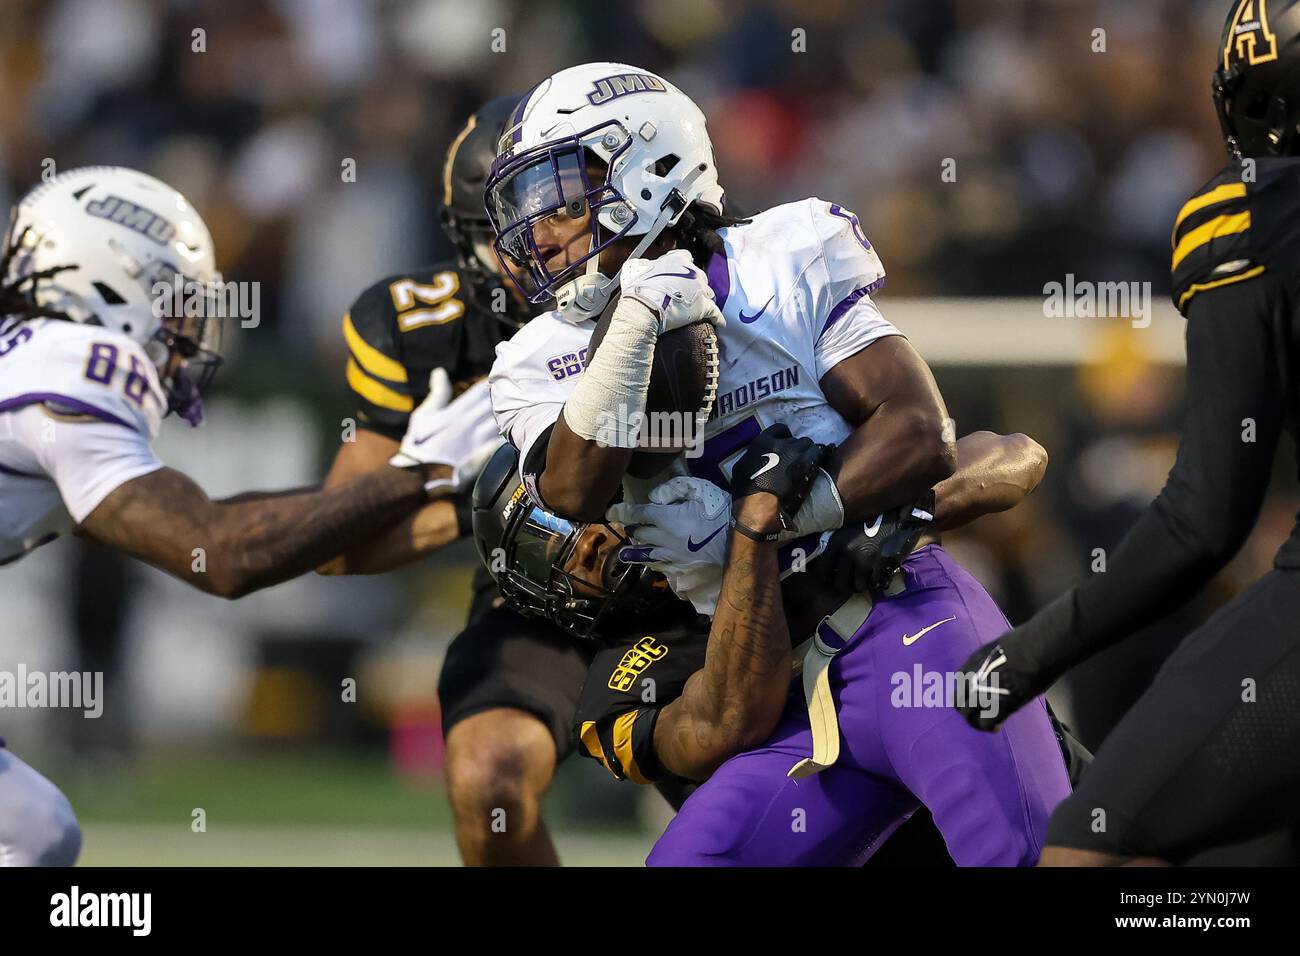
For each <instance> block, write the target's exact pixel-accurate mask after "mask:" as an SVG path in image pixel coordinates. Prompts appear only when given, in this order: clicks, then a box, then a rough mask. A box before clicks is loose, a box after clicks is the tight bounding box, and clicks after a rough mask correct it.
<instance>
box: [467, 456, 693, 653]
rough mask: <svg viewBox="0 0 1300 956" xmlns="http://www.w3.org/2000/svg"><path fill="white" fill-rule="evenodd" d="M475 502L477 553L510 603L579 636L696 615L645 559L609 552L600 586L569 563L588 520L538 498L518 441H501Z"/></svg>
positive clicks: (652, 625) (476, 489) (482, 477)
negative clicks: (525, 476)
mask: <svg viewBox="0 0 1300 956" xmlns="http://www.w3.org/2000/svg"><path fill="white" fill-rule="evenodd" d="M473 507H474V543H475V545H476V546H477V547H478V553H479V557H481V558H482V559H483V563H484V564H485V565H487V568H488V571H489V572H491V574H492V578H493V580H495V581H496V583H497V586H498V587H499V588H500V589H501V594H502V596H504V597H505V599H506V603H507V604H509V605H510V606H511V607H512V608H514V609H515V610H516V611H518V612H519V613H521V614H523V615H525V616H527V617H540V618H546V619H548V620H550V621H552V622H553V623H555V624H557V625H559V626H560V627H561V628H563V629H564V630H566V631H568V632H569V633H570V634H573V635H574V636H576V637H580V638H588V639H595V638H599V637H600V636H601V635H602V634H605V635H610V636H620V635H622V634H623V633H625V632H626V631H627V630H628V629H629V628H632V627H646V628H649V629H651V630H653V629H655V627H656V626H660V625H666V624H668V623H670V622H671V621H673V620H675V619H677V618H678V617H681V616H683V615H684V614H690V615H693V614H694V611H693V610H692V609H691V607H690V605H689V604H687V603H686V602H684V601H681V600H679V599H678V598H677V597H676V595H674V594H673V593H672V590H671V589H670V588H669V587H668V582H667V581H666V580H665V579H664V578H663V576H662V575H660V574H656V573H654V572H653V571H650V570H648V569H647V568H644V567H643V566H641V565H635V564H624V563H623V562H622V561H619V560H618V559H617V558H614V557H611V558H609V559H608V560H607V561H606V562H605V565H604V567H603V568H602V570H601V582H600V585H599V586H597V585H595V584H594V583H593V582H592V581H591V580H589V579H587V578H581V579H579V578H577V577H575V576H574V575H573V574H571V573H569V572H568V571H567V570H565V569H566V567H567V566H568V564H569V562H570V560H571V559H572V557H573V553H574V549H575V548H576V547H577V544H578V539H579V537H580V536H581V535H582V532H583V530H584V529H585V528H586V527H587V525H585V524H582V523H579V522H572V521H568V520H567V519H565V518H561V517H559V516H558V515H554V514H551V513H550V512H549V511H546V510H545V509H543V508H540V507H538V506H537V505H536V504H535V503H534V502H533V499H532V498H531V497H530V496H529V494H528V491H527V489H526V487H525V486H524V483H523V481H521V480H520V477H519V455H518V452H516V451H515V449H514V446H512V445H509V444H506V445H503V446H502V447H501V448H499V449H498V450H497V452H496V454H495V455H493V456H492V458H491V460H490V461H489V462H488V464H487V467H485V468H484V469H483V472H482V473H481V474H480V475H479V478H478V482H477V483H476V484H475V485H474V498H473ZM620 537H621V536H620ZM623 540H624V541H626V539H623ZM592 591H595V592H597V593H590V592H592Z"/></svg>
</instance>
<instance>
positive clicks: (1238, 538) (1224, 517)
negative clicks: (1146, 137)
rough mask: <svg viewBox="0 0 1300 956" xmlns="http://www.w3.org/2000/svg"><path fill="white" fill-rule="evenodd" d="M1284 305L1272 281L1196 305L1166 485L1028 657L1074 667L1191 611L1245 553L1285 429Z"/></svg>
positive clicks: (1060, 605) (1061, 602)
mask: <svg viewBox="0 0 1300 956" xmlns="http://www.w3.org/2000/svg"><path fill="white" fill-rule="evenodd" d="M1279 298H1280V297H1279V295H1278V293H1277V291H1276V288H1275V286H1274V285H1273V284H1272V283H1271V282H1269V281H1267V280H1259V281H1255V282H1244V283H1239V284H1233V285H1228V286H1225V287H1223V288H1220V289H1216V290H1214V291H1212V292H1205V293H1202V294H1201V295H1199V296H1197V297H1196V299H1195V300H1194V301H1193V302H1192V304H1191V308H1190V310H1189V313H1188V324H1187V415H1186V421H1185V424H1184V429H1183V436H1182V441H1181V443H1180V445H1179V448H1178V457H1177V460H1176V462H1175V464H1174V467H1173V469H1172V470H1171V471H1170V472H1169V478H1168V480H1167V481H1166V483H1165V487H1164V489H1163V490H1162V491H1161V492H1160V495H1159V496H1158V497H1157V498H1156V499H1155V501H1154V502H1153V503H1152V504H1151V506H1150V507H1149V508H1148V509H1147V511H1146V512H1144V513H1143V515H1142V517H1141V518H1139V519H1138V522H1137V523H1136V524H1135V525H1134V526H1133V528H1132V529H1131V530H1130V531H1129V532H1128V534H1127V535H1125V537H1124V539H1123V540H1122V541H1121V542H1120V544H1119V546H1118V547H1117V548H1116V549H1115V552H1114V554H1113V555H1112V556H1111V558H1110V560H1109V561H1108V562H1107V569H1106V572H1105V573H1104V574H1094V575H1093V576H1092V577H1091V578H1089V580H1087V581H1086V582H1085V583H1083V584H1082V585H1080V586H1079V587H1078V588H1076V589H1074V590H1073V591H1071V592H1068V593H1067V594H1065V595H1063V596H1062V597H1061V598H1060V599H1058V600H1057V601H1056V602H1054V603H1053V604H1052V605H1049V606H1048V607H1047V608H1045V609H1044V610H1043V611H1042V612H1040V614H1039V615H1037V616H1036V618H1035V619H1034V620H1031V621H1030V622H1029V623H1028V624H1027V625H1025V629H1026V632H1027V633H1030V632H1033V633H1035V635H1036V636H1035V638H1034V639H1033V640H1030V641H1026V642H1025V643H1024V645H1023V646H1024V649H1025V651H1026V653H1027V654H1029V656H1030V657H1031V659H1032V658H1035V657H1037V658H1039V660H1040V661H1042V662H1046V663H1047V664H1048V665H1049V666H1051V665H1056V666H1059V664H1060V663H1061V662H1062V661H1068V662H1069V663H1075V662H1077V661H1079V660H1082V659H1083V658H1084V657H1087V656H1088V655H1090V654H1092V653H1095V652H1096V651H1099V650H1101V649H1102V648H1104V647H1106V646H1109V645H1110V644H1114V643H1116V642H1118V641H1119V640H1121V639H1122V638H1124V637H1127V636H1128V635H1130V634H1132V633H1133V632H1134V631H1136V630H1139V629H1140V628H1142V627H1145V626H1146V625H1147V624H1150V623H1151V622H1153V621H1155V620H1157V619H1158V618H1160V617H1162V616H1163V615H1165V614H1167V613H1168V612H1169V611H1171V610H1173V609H1174V608H1176V607H1178V606H1179V605H1181V604H1183V603H1185V602H1186V601H1187V600H1188V599H1189V598H1190V597H1191V596H1192V595H1193V594H1195V593H1196V592H1197V591H1198V590H1199V589H1200V588H1202V587H1203V586H1204V585H1205V584H1207V583H1208V582H1209V580H1210V579H1211V578H1212V577H1213V576H1214V575H1215V574H1216V573H1218V571H1219V570H1220V569H1221V568H1222V567H1223V566H1224V565H1225V564H1226V563H1227V562H1228V560H1229V559H1230V558H1231V557H1232V556H1233V554H1235V553H1236V551H1237V550H1238V549H1239V548H1240V547H1241V545H1242V543H1243V542H1244V541H1245V539H1246V536H1247V535H1248V534H1249V533H1250V530H1251V528H1252V526H1253V525H1254V523H1255V519H1256V517H1257V516H1258V514H1259V509H1260V505H1261V503H1262V501H1263V497H1264V493H1265V491H1266V489H1267V487H1268V481H1269V475H1270V471H1271V466H1272V461H1273V456H1274V453H1275V449H1276V445H1277V439H1278V435H1279V433H1280V431H1281V428H1282V421H1283V413H1284V408H1285V385H1284V380H1283V374H1282V368H1281V365H1280V359H1279V356H1281V355H1284V354H1285V351H1279V350H1282V349H1284V348H1285V343H1283V342H1280V341H1277V340H1276V336H1277V334H1278V333H1276V332H1275V331H1274V330H1275V329H1277V328H1278V327H1279V326H1278V325H1277V323H1276V322H1275V321H1274V319H1275V317H1274V310H1275V309H1277V308H1279V307H1280V305H1279V302H1278V299H1279ZM1252 432H1253V434H1252ZM1036 621H1037V622H1039V627H1035V622H1036ZM1062 642H1064V644H1063V643H1062ZM1066 666H1069V664H1068V663H1067V665H1066Z"/></svg>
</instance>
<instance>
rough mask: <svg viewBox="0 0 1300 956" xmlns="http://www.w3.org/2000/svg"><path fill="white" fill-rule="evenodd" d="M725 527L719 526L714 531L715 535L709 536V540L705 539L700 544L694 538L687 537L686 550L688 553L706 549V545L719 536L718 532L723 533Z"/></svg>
mask: <svg viewBox="0 0 1300 956" xmlns="http://www.w3.org/2000/svg"><path fill="white" fill-rule="evenodd" d="M723 527H724V525H718V526H717V527H716V528H714V529H713V534H711V535H709V536H708V537H707V538H705V539H704V540H703V541H701V542H699V543H698V544H697V543H696V542H695V540H694V539H693V538H690V537H687V539H686V549H687V550H688V551H698V550H700V548H702V547H704V546H705V545H706V544H708V543H709V542H710V541H712V540H713V539H714V538H716V537H717V536H718V532H719V531H721V530H722V529H723Z"/></svg>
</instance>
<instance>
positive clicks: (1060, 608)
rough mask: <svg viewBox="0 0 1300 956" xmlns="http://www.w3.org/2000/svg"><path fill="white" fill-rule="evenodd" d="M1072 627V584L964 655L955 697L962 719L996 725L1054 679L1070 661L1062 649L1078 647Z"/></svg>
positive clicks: (978, 725) (978, 726)
mask: <svg viewBox="0 0 1300 956" xmlns="http://www.w3.org/2000/svg"><path fill="white" fill-rule="evenodd" d="M1074 627H1075V623H1074V591H1073V589H1071V590H1070V591H1067V592H1066V593H1065V594H1063V595H1061V596H1060V597H1059V598H1057V599H1056V600H1055V601H1053V602H1052V603H1051V604H1048V605H1047V606H1046V607H1044V608H1042V609H1041V610H1039V612H1038V613H1037V614H1035V615H1034V616H1033V617H1032V618H1030V619H1029V620H1028V621H1026V622H1025V623H1024V624H1021V625H1020V626H1019V627H1015V628H1012V629H1011V630H1010V631H1007V633H1005V634H1003V635H1002V636H1001V637H1000V638H998V639H997V640H996V641H990V642H989V643H988V644H985V645H984V646H983V647H981V648H980V649H979V650H977V651H976V652H975V653H974V654H972V655H971V656H970V657H968V658H967V659H966V663H964V664H963V665H962V666H961V668H960V672H961V673H962V674H964V675H965V677H964V679H963V684H962V686H963V689H964V691H965V699H964V700H963V699H962V698H960V697H959V698H958V701H957V710H958V711H959V712H960V713H961V715H962V716H963V717H965V718H966V722H967V723H968V724H970V725H971V726H972V727H974V728H975V729H976V730H987V731H993V730H997V728H998V726H999V725H1001V723H1002V722H1003V721H1004V720H1006V719H1007V718H1008V717H1010V716H1011V715H1012V714H1014V713H1015V712H1016V711H1017V710H1019V709H1020V708H1021V707H1023V706H1025V704H1027V703H1029V702H1030V701H1031V700H1033V699H1034V698H1035V697H1037V696H1039V695H1040V694H1042V693H1043V692H1044V691H1046V690H1047V688H1049V687H1051V686H1052V684H1054V683H1056V680H1057V679H1058V678H1059V677H1060V676H1061V675H1062V674H1064V673H1065V672H1066V670H1068V669H1069V667H1070V665H1071V664H1072V663H1073V661H1071V660H1069V659H1068V658H1067V656H1066V655H1065V654H1063V653H1062V651H1063V650H1066V649H1068V648H1071V647H1077V646H1079V645H1078V642H1077V641H1076V640H1075V639H1074Z"/></svg>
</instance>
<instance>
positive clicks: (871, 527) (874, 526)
mask: <svg viewBox="0 0 1300 956" xmlns="http://www.w3.org/2000/svg"><path fill="white" fill-rule="evenodd" d="M884 523H885V516H884V514H878V515H876V520H875V521H873V522H872V523H871V524H867V523H866V522H865V521H864V522H862V533H863V534H865V535H866V536H867V537H868V538H874V537H875V536H876V535H877V534H879V532H880V526H881V525H882V524H884Z"/></svg>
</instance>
